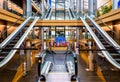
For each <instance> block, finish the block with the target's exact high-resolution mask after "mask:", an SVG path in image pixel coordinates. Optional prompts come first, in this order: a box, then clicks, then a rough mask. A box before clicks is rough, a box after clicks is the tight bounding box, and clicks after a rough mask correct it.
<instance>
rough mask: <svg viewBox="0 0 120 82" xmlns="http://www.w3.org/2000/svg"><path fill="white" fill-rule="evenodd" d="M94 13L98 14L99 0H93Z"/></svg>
mask: <svg viewBox="0 0 120 82" xmlns="http://www.w3.org/2000/svg"><path fill="white" fill-rule="evenodd" d="M93 13H94V15H95V16H97V0H93Z"/></svg>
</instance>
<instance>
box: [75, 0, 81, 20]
mask: <svg viewBox="0 0 120 82" xmlns="http://www.w3.org/2000/svg"><path fill="white" fill-rule="evenodd" d="M76 10H77V12H76V15H77V18H79V14H80V0H77V1H76Z"/></svg>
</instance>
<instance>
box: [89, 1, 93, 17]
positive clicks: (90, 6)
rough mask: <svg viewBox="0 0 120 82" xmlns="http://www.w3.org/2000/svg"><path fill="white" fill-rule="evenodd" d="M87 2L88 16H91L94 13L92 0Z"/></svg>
mask: <svg viewBox="0 0 120 82" xmlns="http://www.w3.org/2000/svg"><path fill="white" fill-rule="evenodd" d="M88 2H89V3H88V12H89V16H91V15H93V13H94V8H93V7H94V6H93V0H89V1H88Z"/></svg>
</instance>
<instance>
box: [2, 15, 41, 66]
mask: <svg viewBox="0 0 120 82" xmlns="http://www.w3.org/2000/svg"><path fill="white" fill-rule="evenodd" d="M29 19H30V17H29V18H28V19H27V20H29ZM38 19H39V17H36V18H35V19H34V21H33V22H32V24H31V25H30V27H29V28H28V29H27V30H26V31H25V33H24V34H23V35H22V37H21V38H20V39H19V40H18V42H17V43H16V44H15V46H14V47H13V48H19V47H20V45H21V44H22V42H23V41H24V40H25V38H26V37H27V35H28V33H29V32H30V30H31V29H32V27H33V26H34V25H35V23H36V22H37V20H38ZM13 34H14V33H13ZM16 51H17V50H11V51H10V52H9V54H8V55H7V56H6V57H5V58H4V59H3V60H2V61H1V62H0V67H2V66H4V65H5V64H6V63H8V62H9V61H10V59H11V58H12V57H13V56H14V55H15V53H16Z"/></svg>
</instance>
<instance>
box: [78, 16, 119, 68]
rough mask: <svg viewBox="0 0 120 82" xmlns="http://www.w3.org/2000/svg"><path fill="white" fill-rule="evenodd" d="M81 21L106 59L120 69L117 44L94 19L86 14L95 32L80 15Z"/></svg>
mask: <svg viewBox="0 0 120 82" xmlns="http://www.w3.org/2000/svg"><path fill="white" fill-rule="evenodd" d="M80 18H81V20H82V21H83V23H84V25H85V26H86V28H87V30H88V31H89V32H90V34H91V35H92V37H93V39H94V40H95V42H96V44H97V45H98V47H99V48H100V50H102V51H101V54H102V55H103V56H104V57H106V59H107V60H108V61H109V62H110V63H111V64H112V65H113V66H115V67H116V68H118V69H120V50H119V49H120V48H119V45H118V44H117V43H116V42H115V41H114V40H113V39H112V38H111V37H110V36H109V35H108V34H107V33H106V32H105V31H104V30H102V29H101V27H100V26H99V25H98V24H97V23H95V21H94V20H93V19H92V18H90V17H89V16H87V18H88V19H89V21H90V22H91V23H92V25H93V27H94V29H95V33H96V34H95V33H94V32H93V30H92V28H90V26H89V25H88V24H87V23H86V21H85V20H84V19H83V18H82V17H80Z"/></svg>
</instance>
